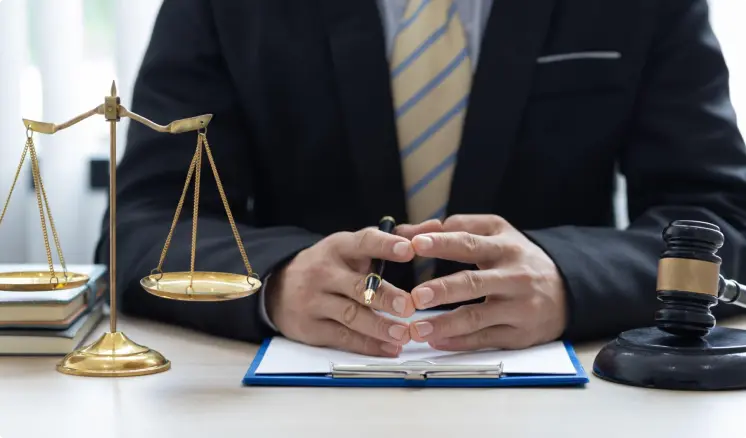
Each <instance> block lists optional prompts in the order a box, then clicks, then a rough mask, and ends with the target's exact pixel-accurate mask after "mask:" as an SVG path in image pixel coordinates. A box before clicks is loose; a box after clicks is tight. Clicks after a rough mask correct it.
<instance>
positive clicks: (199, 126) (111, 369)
mask: <svg viewBox="0 0 746 438" xmlns="http://www.w3.org/2000/svg"><path fill="white" fill-rule="evenodd" d="M94 115H103V116H104V119H105V120H106V121H107V122H109V123H110V130H109V136H110V150H109V163H110V164H109V211H110V214H109V243H110V246H109V255H110V256H109V295H110V316H109V331H108V332H105V333H104V334H103V335H101V336H100V337H99V338H98V339H97V340H96V341H95V342H93V343H92V344H89V345H87V346H84V347H82V348H79V349H77V350H75V351H73V352H71V353H70V354H68V355H66V356H65V357H64V358H63V359H62V360H61V361H60V362H59V363H58V364H57V370H58V371H59V372H61V373H64V374H71V375H76V376H100V377H124V376H141V375H148V374H155V373H160V372H163V371H166V370H168V369H170V368H171V362H170V361H169V360H168V359H166V358H165V357H164V356H163V355H162V354H161V353H159V352H157V351H155V350H152V349H150V348H148V347H145V346H143V345H140V344H137V343H135V342H133V341H132V340H130V339H129V338H128V337H127V336H125V334H124V333H123V332H121V331H117V302H116V275H117V270H116V260H117V258H116V157H117V152H116V150H117V149H116V147H117V145H116V132H117V131H116V130H117V122H119V120H120V119H121V118H122V117H128V118H130V119H131V120H134V121H136V122H139V123H142V124H143V125H145V126H147V127H149V128H151V129H153V130H155V131H158V132H163V133H169V134H180V133H185V132H196V133H197V148H196V150H195V153H194V156H193V158H192V162H191V165H190V167H189V170H188V171H187V177H186V183H185V184H184V190H183V191H182V194H181V198H180V199H179V203H178V205H177V207H176V212H175V214H174V219H173V223H172V225H171V229H170V231H169V233H168V236H167V237H166V242H165V245H164V247H163V251H162V253H161V256H160V260H159V262H158V266H157V267H156V268H154V269H153V270H152V271H151V272H150V275H148V276H146V277H144V278H143V279H142V280H141V281H140V285H141V286H142V287H143V289H145V290H146V291H147V292H149V293H151V294H153V295H155V296H158V297H161V298H164V299H171V300H180V301H226V300H234V299H239V298H244V297H247V296H249V295H251V294H253V293H255V292H256V291H258V290H259V288H260V287H261V281H260V280H259V278H258V276H257V275H256V273H254V272H253V270H252V268H251V264H250V263H249V259H248V257H247V256H246V251H245V249H244V247H243V243H242V241H241V238H240V235H239V234H238V229H237V228H236V224H235V221H234V220H233V215H232V214H231V211H230V208H229V206H228V202H227V199H226V196H225V192H224V191H223V186H222V183H221V182H220V177H219V175H218V170H217V167H216V166H215V162H214V160H213V157H212V152H211V150H210V146H209V143H208V141H207V125H208V124H209V122H210V120H211V119H212V115H211V114H205V115H200V116H196V117H191V118H188V119H181V120H176V121H173V122H171V123H169V124H168V125H165V126H162V125H158V124H156V123H154V122H152V121H150V120H148V119H146V118H145V117H142V116H140V115H138V114H135V113H133V112H131V111H129V110H127V108H125V107H124V106H123V105H121V104H120V98H119V97H118V96H117V89H116V84H115V83H114V82H112V85H111V94H110V96H107V97H105V98H104V103H103V104H102V105H99V106H97V107H96V108H94V109H92V110H90V111H88V112H86V113H84V114H81V115H79V116H77V117H75V118H73V119H71V120H69V121H67V122H65V123H63V124H60V125H55V124H53V123H44V122H35V121H32V120H26V119H24V120H23V123H24V126H25V127H26V145H25V147H24V149H23V154H22V155H21V162H20V164H19V165H18V170H17V171H16V174H15V179H14V181H13V184H12V185H11V188H10V193H9V194H8V198H7V200H6V202H5V206H4V207H3V212H2V215H0V224H2V221H3V218H4V217H5V213H6V212H7V209H8V205H9V204H10V198H11V196H12V194H13V190H14V188H15V185H16V183H17V181H18V177H19V175H20V173H21V169H22V167H23V164H24V161H25V159H26V155H27V154H28V155H30V162H31V163H30V164H31V173H32V176H33V182H34V191H35V193H36V199H37V204H38V207H39V215H40V218H41V226H42V233H43V235H44V244H45V247H46V252H47V262H48V264H49V269H48V270H46V271H21V272H4V273H0V290H5V291H13V292H17V293H31V292H34V291H54V290H66V289H70V288H75V287H80V286H82V285H85V284H86V283H87V282H88V280H89V278H88V276H87V275H84V274H80V273H76V272H69V271H68V270H67V267H66V264H65V259H64V257H63V252H62V247H61V245H60V242H59V238H58V235H57V230H56V229H55V226H54V219H53V218H52V213H51V211H50V208H49V202H48V199H47V195H46V191H45V190H44V184H43V182H42V178H41V172H40V170H39V163H38V159H37V154H36V148H35V146H34V142H33V133H35V132H36V133H40V134H54V133H56V132H58V131H61V130H63V129H66V128H69V127H71V126H73V125H75V124H77V123H79V122H81V121H83V120H85V119H87V118H89V117H92V116H94ZM203 149H204V151H205V153H206V155H207V158H208V161H209V164H210V167H211V168H212V172H213V175H214V177H215V182H216V185H217V188H218V191H219V192H220V196H221V199H222V201H223V205H224V206H225V211H226V215H227V216H228V220H229V221H230V225H231V228H232V230H233V235H234V237H235V239H236V244H237V245H238V248H239V251H240V253H241V257H242V258H243V262H244V265H245V267H246V275H243V274H235V273H224V272H199V271H195V270H194V264H195V253H196V248H195V247H196V244H197V221H198V218H197V216H198V208H199V193H200V179H201V168H202V153H203V152H202V151H203ZM192 178H194V185H195V187H194V212H193V213H194V214H193V217H192V242H191V266H190V270H189V272H164V271H163V263H164V261H165V258H166V253H167V252H168V248H169V246H170V243H171V237H172V235H173V232H174V229H175V228H176V224H177V222H178V219H179V216H180V214H181V210H182V208H183V205H184V201H185V197H186V194H187V190H188V188H189V185H190V183H191V181H192ZM45 210H46V214H47V215H48V216H49V225H50V228H51V230H52V236H53V239H54V244H55V249H56V252H57V256H58V258H59V264H60V265H61V270H59V269H55V264H54V262H53V258H52V251H51V248H50V244H49V235H48V231H47V223H46V222H47V219H46V217H45Z"/></svg>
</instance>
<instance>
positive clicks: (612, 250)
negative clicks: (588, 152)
mask: <svg viewBox="0 0 746 438" xmlns="http://www.w3.org/2000/svg"><path fill="white" fill-rule="evenodd" d="M660 6H661V8H660V14H659V16H660V19H659V25H658V31H657V34H656V38H655V41H654V42H653V47H652V48H651V50H650V53H649V57H648V59H647V60H646V67H645V70H644V72H643V75H642V83H641V88H640V90H639V99H638V102H637V109H636V112H635V114H634V119H633V123H632V125H631V126H630V131H629V136H628V141H627V143H626V145H625V147H624V149H623V150H622V151H621V155H620V157H619V164H620V169H621V171H622V173H623V174H624V175H625V177H626V180H627V190H628V191H627V197H628V211H629V216H630V224H629V226H628V228H626V229H624V230H618V229H612V228H588V227H573V226H561V227H557V228H551V229H542V230H532V231H527V232H526V234H527V235H528V237H530V238H531V239H532V240H533V241H534V242H536V243H537V244H538V245H540V246H541V247H543V248H544V249H545V251H546V252H547V253H548V254H549V255H550V256H551V257H552V258H553V259H554V260H555V263H556V264H557V266H558V268H559V269H560V271H561V273H562V275H563V276H564V279H565V284H566V286H567V293H568V307H569V308H568V311H569V324H568V326H567V330H566V333H565V336H566V337H567V338H569V339H575V340H583V339H590V338H597V337H600V336H604V337H606V336H614V335H616V334H618V333H619V332H621V331H623V330H627V329H630V328H634V327H639V326H646V325H653V324H654V313H655V311H656V310H657V309H658V308H659V304H660V303H659V302H658V301H657V297H656V293H655V287H656V278H657V263H658V260H659V258H660V253H661V251H662V250H663V249H664V243H663V240H662V235H661V233H662V231H663V229H664V228H665V227H666V226H667V225H668V224H669V223H670V222H671V221H674V220H678V219H692V220H701V221H707V222H711V223H714V224H716V225H718V226H719V227H720V228H721V230H722V231H723V233H724V234H725V240H726V242H725V245H724V247H723V248H722V249H721V250H720V251H719V252H718V254H719V255H720V257H722V259H723V263H722V266H721V273H722V274H723V275H725V276H727V277H730V278H734V279H736V280H740V281H744V280H746V254H745V251H746V238H745V235H744V231H746V150H745V149H744V143H743V139H742V137H741V135H740V133H739V131H738V128H737V124H736V116H735V114H734V110H733V107H732V105H731V102H730V98H729V85H728V80H729V77H728V70H727V68H726V64H725V62H724V59H723V56H722V53H721V51H720V48H719V45H718V42H717V40H716V38H715V36H714V35H713V31H712V29H711V28H710V24H709V17H708V9H707V2H706V1H705V0H684V1H681V0H676V1H662V2H661V3H660ZM737 311H738V310H737V309H735V308H734V307H727V306H724V305H719V306H715V307H714V308H713V313H714V314H715V316H716V317H725V316H728V315H732V314H734V313H735V312H737Z"/></svg>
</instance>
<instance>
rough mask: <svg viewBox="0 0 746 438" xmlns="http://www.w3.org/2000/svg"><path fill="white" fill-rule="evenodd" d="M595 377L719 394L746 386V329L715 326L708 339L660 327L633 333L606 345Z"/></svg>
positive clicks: (625, 333)
mask: <svg viewBox="0 0 746 438" xmlns="http://www.w3.org/2000/svg"><path fill="white" fill-rule="evenodd" d="M593 374H595V375H596V376H598V377H599V378H601V379H604V380H607V381H610V382H615V383H620V384H624V385H630V386H637V387H645V388H656V389H672V390H696V391H718V390H728V389H743V388H746V331H744V330H738V329H731V328H725V327H715V328H713V329H712V331H711V332H710V333H709V334H708V335H707V336H704V337H701V338H698V337H693V338H687V337H682V336H674V335H671V334H668V333H666V332H664V331H661V330H659V329H658V328H656V327H648V328H641V329H635V330H630V331H627V332H624V333H622V334H621V335H619V337H617V338H616V339H615V340H614V341H612V342H609V343H608V344H606V345H605V346H604V347H603V348H602V349H601V351H600V352H599V353H598V355H597V356H596V359H595V361H594V363H593Z"/></svg>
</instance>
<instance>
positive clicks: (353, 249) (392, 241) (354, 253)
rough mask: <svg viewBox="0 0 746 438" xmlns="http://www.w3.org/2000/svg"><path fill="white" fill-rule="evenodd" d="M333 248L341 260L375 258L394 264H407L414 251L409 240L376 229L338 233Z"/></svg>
mask: <svg viewBox="0 0 746 438" xmlns="http://www.w3.org/2000/svg"><path fill="white" fill-rule="evenodd" d="M334 246H335V248H336V249H337V251H338V252H339V254H340V255H341V256H342V257H343V258H350V259H360V258H371V259H374V258H375V259H381V260H390V261H395V262H408V261H410V260H412V258H414V249H413V248H412V244H411V242H410V241H409V239H406V238H404V237H402V236H397V235H395V234H391V233H385V232H383V231H380V230H378V229H376V228H365V229H362V230H360V231H357V232H354V233H338V234H337V235H336V236H335V239H334Z"/></svg>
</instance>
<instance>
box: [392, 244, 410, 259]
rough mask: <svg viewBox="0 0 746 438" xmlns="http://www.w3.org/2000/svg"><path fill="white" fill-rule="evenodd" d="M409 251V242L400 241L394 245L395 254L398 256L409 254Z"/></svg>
mask: <svg viewBox="0 0 746 438" xmlns="http://www.w3.org/2000/svg"><path fill="white" fill-rule="evenodd" d="M407 252H409V243H408V242H399V243H397V244H396V245H394V254H396V255H398V256H405V255H407Z"/></svg>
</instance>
